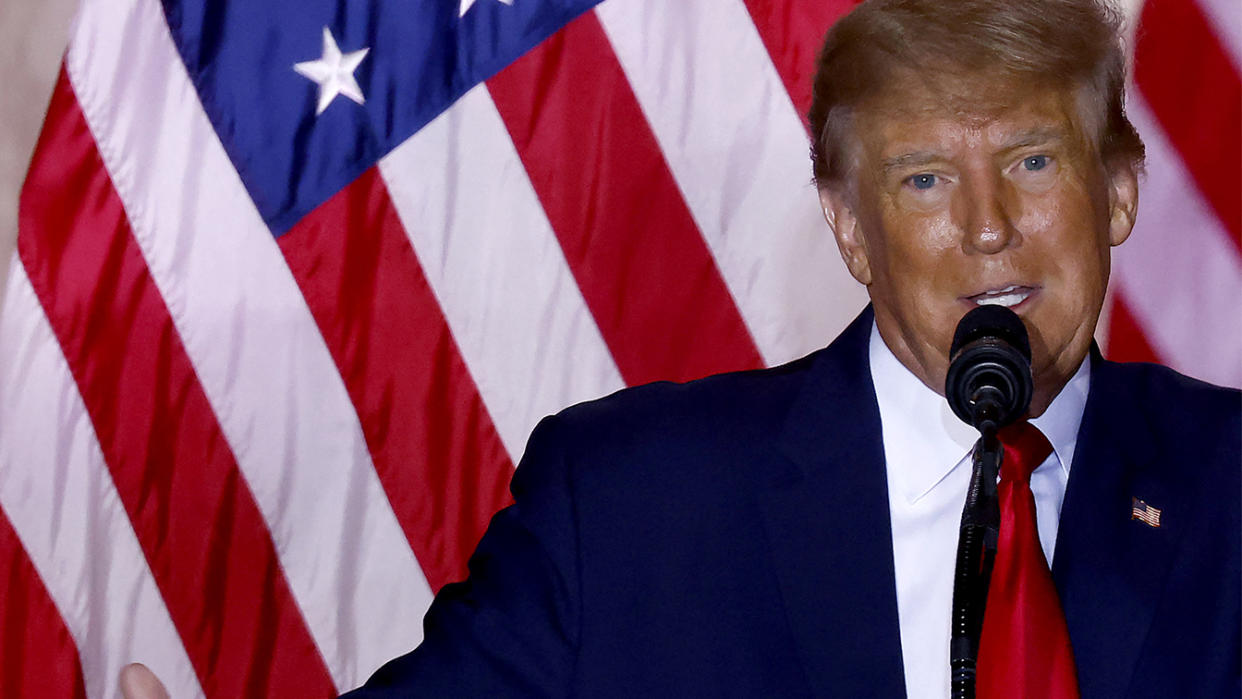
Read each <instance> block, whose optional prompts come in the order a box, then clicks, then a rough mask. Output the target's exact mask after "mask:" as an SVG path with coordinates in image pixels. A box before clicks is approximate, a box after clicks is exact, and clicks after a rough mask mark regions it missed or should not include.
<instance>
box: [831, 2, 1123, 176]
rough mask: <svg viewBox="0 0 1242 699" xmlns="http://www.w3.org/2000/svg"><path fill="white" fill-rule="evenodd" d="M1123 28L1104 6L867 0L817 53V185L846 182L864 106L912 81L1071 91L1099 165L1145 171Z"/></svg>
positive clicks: (1115, 13) (934, 86) (1112, 11)
mask: <svg viewBox="0 0 1242 699" xmlns="http://www.w3.org/2000/svg"><path fill="white" fill-rule="evenodd" d="M1121 27H1122V17H1121V14H1120V13H1119V12H1118V11H1117V10H1116V9H1115V8H1113V7H1112V6H1111V5H1109V4H1108V3H1107V2H1106V1H1105V0H948V1H946V0H867V2H864V3H862V4H861V5H859V6H858V7H856V8H855V9H854V10H853V11H852V12H850V13H849V14H848V15H846V16H845V17H843V18H842V19H841V20H839V21H838V22H837V23H836V24H835V25H834V26H833V27H832V29H831V30H830V31H829V32H828V35H827V37H826V38H825V40H824V46H823V48H822V50H821V51H820V54H819V60H818V66H817V71H816V75H815V85H814V91H813V98H812V101H811V110H810V114H809V118H810V123H811V133H812V135H813V139H812V144H811V160H812V162H813V165H814V173H815V182H816V184H817V185H818V186H819V187H821V188H822V187H826V186H829V185H833V184H840V183H842V182H843V181H844V180H845V179H846V177H847V175H848V173H849V171H850V159H849V154H850V152H851V149H850V139H851V138H852V129H851V126H852V120H853V118H854V115H855V113H856V112H857V110H858V108H859V107H860V106H861V105H862V104H863V103H864V102H866V101H867V100H869V99H872V98H875V97H876V96H878V95H880V94H884V93H886V92H888V91H893V90H900V89H901V88H902V87H903V86H907V85H911V84H918V85H921V86H926V87H927V88H928V89H932V90H936V89H937V86H946V85H957V86H960V85H962V84H963V83H966V84H970V83H977V82H983V83H985V84H990V85H995V84H1005V85H1011V86H1015V85H1016V86H1041V87H1053V88H1060V89H1065V90H1072V91H1074V92H1075V93H1076V96H1077V97H1078V105H1079V110H1080V112H1081V114H1080V116H1081V120H1082V123H1081V124H1080V126H1081V127H1082V128H1083V129H1084V130H1085V131H1086V133H1085V134H1084V135H1085V136H1086V137H1087V138H1088V139H1089V140H1090V141H1091V142H1092V143H1093V144H1094V145H1095V147H1096V148H1097V150H1098V152H1099V155H1100V156H1101V158H1102V159H1103V161H1104V162H1105V163H1107V164H1110V165H1111V164H1113V163H1116V162H1118V161H1119V160H1120V161H1122V162H1126V163H1127V164H1129V165H1130V166H1131V167H1133V168H1134V169H1135V171H1136V172H1137V171H1141V170H1142V167H1143V158H1144V148H1143V141H1142V139H1140V138H1139V135H1138V132H1137V131H1135V129H1134V126H1133V125H1132V124H1131V123H1130V121H1129V120H1128V119H1127V118H1126V115H1125V52H1124V50H1123V42H1122V38H1121ZM912 81H913V82H912Z"/></svg>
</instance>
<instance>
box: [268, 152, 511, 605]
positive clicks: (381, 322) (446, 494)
mask: <svg viewBox="0 0 1242 699" xmlns="http://www.w3.org/2000/svg"><path fill="white" fill-rule="evenodd" d="M279 242H280V248H281V250H282V251H283V252H284V255H285V260H286V261H287V262H288V263H289V268H290V269H291V270H292V271H293V276H294V278H296V279H297V282H298V286H300V287H301V289H302V294H303V295H304V296H305V297H306V301H307V303H308V304H309V305H310V309H311V313H312V314H313V315H314V317H315V322H316V323H317V324H318V325H319V329H320V332H322V333H323V336H324V339H325V340H326V342H327V344H328V349H329V351H331V353H332V357H333V359H334V360H335V361H336V365H337V367H338V369H339V370H340V372H341V376H342V377H343V378H344V380H345V387H346V389H347V390H348V391H349V395H350V398H351V400H352V401H353V404H354V409H355V410H356V411H357V413H358V418H359V420H360V422H361V423H362V431H363V434H364V436H365V438H366V442H367V448H368V449H369V450H370V452H371V459H372V462H373V463H374V464H375V470H376V472H377V473H378V475H379V479H380V482H381V483H382V484H383V487H384V491H385V492H386V493H387V495H388V500H389V502H391V503H392V508H393V510H394V512H395V513H396V515H397V520H398V521H399V522H400V523H401V528H402V529H403V530H404V532H405V535H406V538H407V539H409V542H410V546H411V548H412V549H413V550H414V555H415V557H416V558H417V559H418V563H419V566H420V567H421V568H422V569H423V573H424V575H426V576H427V582H428V584H430V585H431V588H432V590H439V589H440V587H441V586H443V585H444V584H445V583H449V582H453V581H455V580H461V579H463V578H464V577H465V574H466V560H467V559H468V558H469V556H470V553H471V552H472V551H473V550H474V547H475V544H477V543H478V542H479V539H480V538H481V537H482V535H483V530H484V529H485V528H486V527H487V522H488V520H489V518H490V517H491V515H492V514H493V513H494V512H496V510H498V509H500V508H501V507H503V506H505V505H506V504H508V502H509V495H508V491H507V486H508V483H509V478H510V477H511V476H512V474H513V463H512V461H511V460H510V459H509V455H508V453H507V452H506V451H505V448H504V445H503V444H502V443H501V441H500V437H499V435H498V434H497V432H496V429H495V427H494V426H493V424H492V420H491V416H490V415H489V414H488V412H487V407H486V406H485V405H484V404H483V400H482V398H481V397H480V396H479V393H478V390H477V388H476V387H475V384H474V380H473V379H472V378H471V376H470V373H469V371H468V369H467V368H466V365H465V362H464V361H463V359H462V357H461V354H460V352H459V351H458V348H457V344H456V342H455V341H454V339H453V336H452V333H451V331H450V330H449V327H448V323H447V321H446V320H445V319H444V315H443V312H442V311H441V309H440V305H439V303H438V301H437V300H436V298H435V294H434V293H433V292H432V290H431V287H430V285H429V284H428V283H427V279H426V277H425V276H424V275H423V271H422V267H421V266H420V265H419V262H418V258H417V256H416V254H415V252H414V249H413V247H411V245H410V241H409V238H407V237H406V235H405V230H404V228H402V226H401V221H400V219H398V217H397V213H396V211H395V210H394V208H393V205H392V201H391V200H390V199H389V195H388V189H387V187H386V186H385V185H384V183H383V180H382V179H381V178H380V176H379V172H378V170H377V169H375V168H372V169H370V170H368V171H367V172H365V173H363V175H362V176H361V177H359V178H358V179H357V180H355V181H354V182H353V183H352V184H350V185H349V186H348V187H346V188H345V189H344V190H342V191H341V192H339V193H338V194H337V195H336V196H334V197H333V198H331V199H329V200H328V201H326V202H324V203H323V204H322V205H320V206H319V208H317V209H315V211H313V212H311V213H310V214H309V215H308V216H306V217H305V218H304V219H302V221H300V222H299V223H298V224H297V225H296V226H294V227H293V229H291V230H290V231H289V232H288V233H286V234H285V235H284V236H282V237H281V238H280V241H279Z"/></svg>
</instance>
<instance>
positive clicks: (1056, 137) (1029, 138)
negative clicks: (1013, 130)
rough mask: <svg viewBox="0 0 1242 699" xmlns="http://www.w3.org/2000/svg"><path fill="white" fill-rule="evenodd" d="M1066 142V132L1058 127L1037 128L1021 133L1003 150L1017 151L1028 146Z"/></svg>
mask: <svg viewBox="0 0 1242 699" xmlns="http://www.w3.org/2000/svg"><path fill="white" fill-rule="evenodd" d="M1064 140H1065V131H1064V130H1063V129H1061V128H1060V127H1057V126H1037V127H1035V128H1032V129H1027V130H1026V131H1019V132H1018V133H1017V134H1015V135H1014V136H1013V138H1010V139H1009V140H1008V141H1006V142H1005V145H1004V147H1002V148H1001V150H1017V149H1018V148H1026V147H1028V146H1041V145H1044V144H1050V143H1059V142H1061V141H1064Z"/></svg>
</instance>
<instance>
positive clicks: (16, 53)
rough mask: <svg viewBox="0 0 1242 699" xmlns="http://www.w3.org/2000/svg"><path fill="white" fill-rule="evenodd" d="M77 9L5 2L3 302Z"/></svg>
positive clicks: (0, 179) (0, 209) (30, 0)
mask: <svg viewBox="0 0 1242 699" xmlns="http://www.w3.org/2000/svg"><path fill="white" fill-rule="evenodd" d="M77 5H78V2H77V0H0V76H3V77H2V78H0V80H2V81H3V88H0V303H2V302H3V295H4V289H5V286H6V283H7V281H8V276H9V259H10V257H11V256H12V254H13V246H14V244H15V243H16V242H17V194H18V191H19V190H20V189H21V184H22V179H23V178H25V176H26V167H27V166H28V165H29V164H30V154H31V152H32V151H34V145H35V140H36V139H38V137H39V127H40V126H41V125H42V124H43V115H44V113H45V111H46V110H47V103H48V98H49V97H50V96H51V94H52V86H53V85H54V84H55V82H56V74H57V72H58V71H59V70H60V58H61V55H62V54H63V53H64V51H65V42H66V40H67V37H68V35H69V23H70V21H71V20H72V18H73V12H74V10H75V9H76V8H77Z"/></svg>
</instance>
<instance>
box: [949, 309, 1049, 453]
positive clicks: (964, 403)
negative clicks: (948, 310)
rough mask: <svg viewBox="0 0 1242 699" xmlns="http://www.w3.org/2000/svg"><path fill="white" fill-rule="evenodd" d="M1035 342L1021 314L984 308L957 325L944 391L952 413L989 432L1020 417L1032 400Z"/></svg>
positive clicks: (974, 311) (993, 431) (967, 316)
mask: <svg viewBox="0 0 1242 699" xmlns="http://www.w3.org/2000/svg"><path fill="white" fill-rule="evenodd" d="M1032 392H1033V382H1032V380H1031V342H1030V340H1029V339H1028V338H1027V334H1026V326H1025V325H1023V324H1022V319H1021V318H1019V317H1018V314H1017V313H1014V312H1013V311H1011V310H1009V309H1008V308H1005V307H1004V306H979V307H978V308H975V309H973V310H971V311H970V312H969V313H967V314H966V316H965V317H963V318H962V320H961V322H959V323H958V324H957V330H955V331H954V332H953V344H952V345H951V346H950V348H949V373H948V375H947V376H946V377H945V382H944V394H945V397H946V398H948V399H949V407H951V408H952V409H953V414H954V415H957V416H958V418H960V419H961V420H962V421H963V422H965V423H967V424H969V425H971V426H972V427H974V428H975V429H977V430H979V431H980V432H983V433H985V434H987V433H989V432H990V433H995V431H996V430H998V429H1000V428H1001V427H1004V426H1005V425H1008V424H1009V423H1011V422H1013V421H1014V420H1017V419H1018V418H1019V417H1021V416H1022V414H1023V413H1025V412H1026V409H1027V408H1028V407H1030V404H1031V394H1032Z"/></svg>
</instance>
